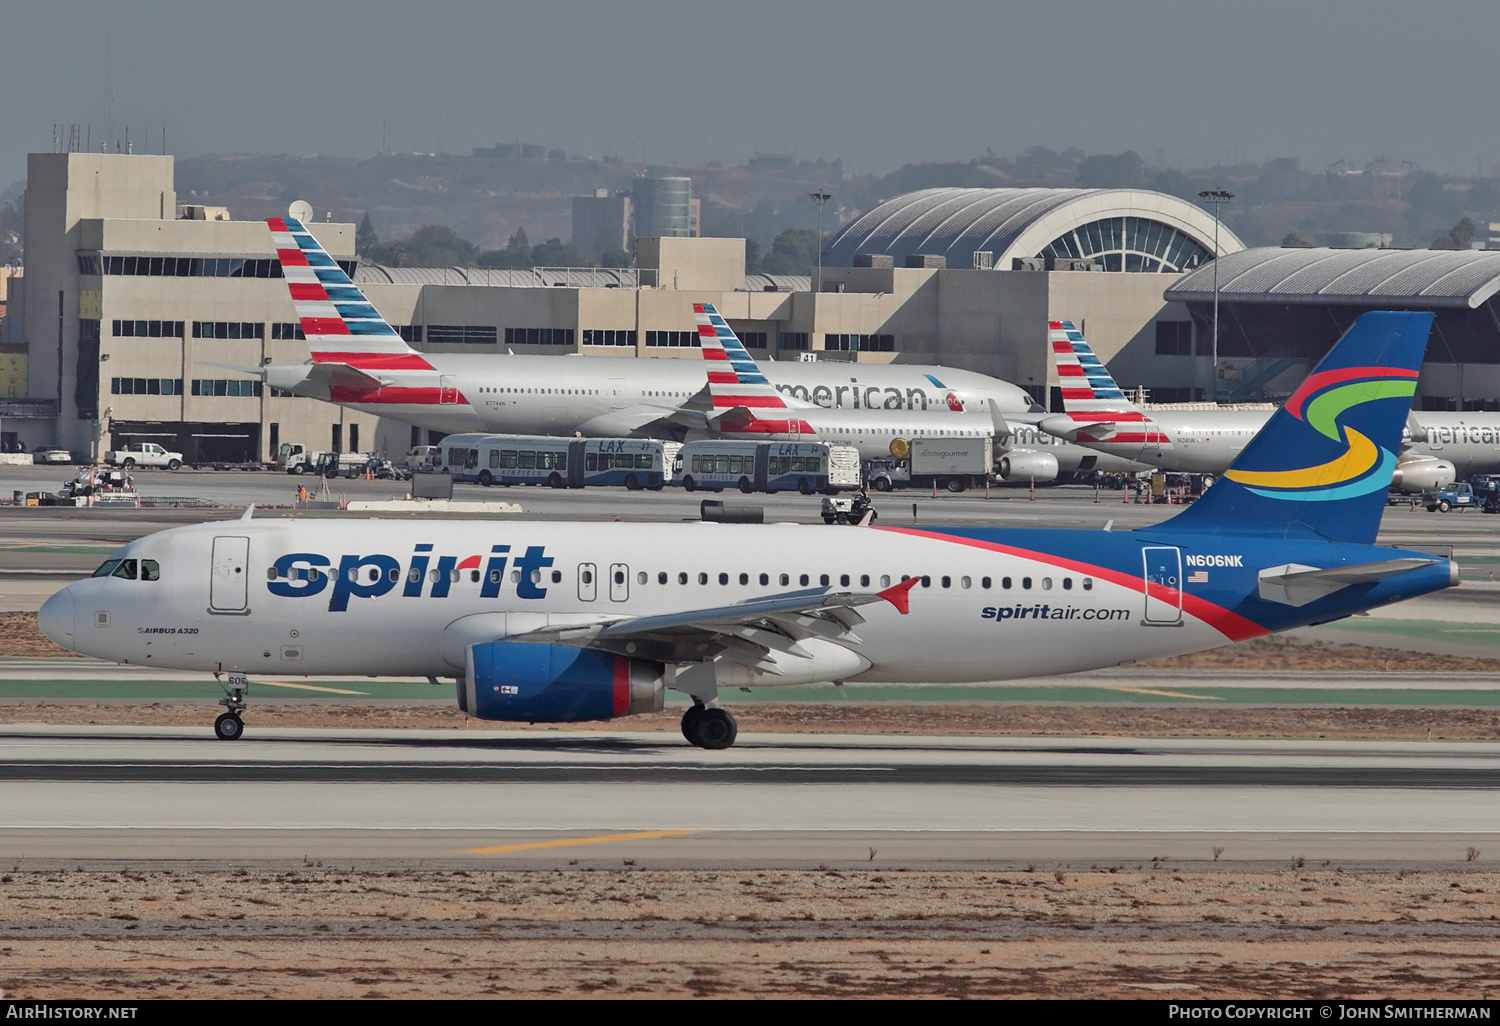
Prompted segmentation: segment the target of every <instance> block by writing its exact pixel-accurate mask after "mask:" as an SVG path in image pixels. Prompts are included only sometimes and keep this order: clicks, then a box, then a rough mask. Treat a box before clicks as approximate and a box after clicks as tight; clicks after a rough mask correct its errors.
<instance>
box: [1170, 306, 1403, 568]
mask: <svg viewBox="0 0 1500 1026" xmlns="http://www.w3.org/2000/svg"><path fill="white" fill-rule="evenodd" d="M1431 330H1432V314H1430V313H1417V312H1399V313H1396V312H1378V313H1366V314H1361V315H1360V317H1359V319H1358V320H1356V321H1355V322H1354V326H1353V327H1351V328H1350V329H1349V330H1348V331H1347V332H1345V333H1344V337H1343V338H1341V339H1339V341H1338V343H1337V344H1336V345H1335V346H1334V347H1333V348H1332V349H1331V350H1329V352H1328V355H1327V356H1325V357H1324V358H1323V362H1322V363H1320V364H1318V366H1317V369H1316V370H1314V371H1313V372H1312V374H1310V375H1309V376H1308V378H1307V380H1306V381H1304V382H1303V383H1302V385H1301V386H1300V387H1299V388H1298V389H1297V391H1295V392H1293V393H1292V395H1291V397H1290V398H1289V399H1287V401H1286V405H1285V406H1283V407H1282V408H1281V409H1279V410H1277V411H1276V413H1275V414H1273V415H1272V417H1271V419H1270V420H1269V421H1268V422H1267V423H1266V426H1265V427H1264V428H1262V429H1261V431H1260V433H1259V434H1257V435H1256V436H1255V438H1254V439H1253V440H1251V442H1250V444H1249V445H1248V446H1246V447H1245V451H1244V452H1243V453H1241V454H1240V457H1239V459H1237V460H1235V461H1234V466H1232V467H1231V468H1230V469H1229V470H1228V471H1226V472H1225V474H1224V476H1223V477H1222V478H1220V479H1219V481H1218V482H1217V483H1215V484H1214V486H1213V487H1212V488H1210V489H1209V490H1208V491H1207V492H1205V493H1204V495H1203V497H1202V498H1201V499H1199V500H1198V501H1197V502H1195V503H1194V504H1193V505H1192V506H1190V507H1188V509H1186V510H1184V511H1183V512H1182V513H1180V514H1179V515H1178V516H1176V517H1175V518H1173V519H1172V521H1171V525H1172V527H1173V528H1174V529H1189V530H1202V531H1224V532H1226V533H1234V534H1266V535H1276V536H1287V537H1298V536H1300V537H1308V536H1318V537H1322V538H1325V539H1327V540H1329V541H1334V542H1355V543H1361V544H1366V545H1369V544H1373V543H1374V541H1375V534H1376V532H1377V531H1378V530H1379V529H1380V517H1381V514H1382V513H1384V512H1385V497H1386V491H1387V489H1389V488H1390V486H1391V473H1392V471H1394V470H1395V468H1396V454H1397V453H1398V452H1399V451H1400V449H1401V435H1402V429H1403V427H1404V426H1405V424H1406V418H1407V415H1408V414H1409V412H1410V411H1411V399H1412V395H1413V393H1414V392H1415V391H1416V388H1417V374H1418V372H1419V371H1420V369H1421V366H1422V356H1423V354H1424V353H1425V352H1426V350H1427V336H1428V333H1429V332H1430V331H1431Z"/></svg>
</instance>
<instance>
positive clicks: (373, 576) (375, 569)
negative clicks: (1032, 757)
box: [370, 566, 380, 584]
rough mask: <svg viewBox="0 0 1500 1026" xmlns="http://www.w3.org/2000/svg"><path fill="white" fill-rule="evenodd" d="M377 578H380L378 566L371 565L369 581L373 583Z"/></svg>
mask: <svg viewBox="0 0 1500 1026" xmlns="http://www.w3.org/2000/svg"><path fill="white" fill-rule="evenodd" d="M378 580H380V567H378V566H372V567H370V583H371V584H373V583H375V582H376V581H378Z"/></svg>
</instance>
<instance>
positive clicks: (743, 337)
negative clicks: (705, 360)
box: [647, 331, 767, 349]
mask: <svg viewBox="0 0 1500 1026" xmlns="http://www.w3.org/2000/svg"><path fill="white" fill-rule="evenodd" d="M766 340H767V334H766V332H764V331H742V332H740V343H741V344H742V345H743V346H744V347H745V348H746V349H764V348H766ZM647 344H648V345H649V344H650V343H647Z"/></svg>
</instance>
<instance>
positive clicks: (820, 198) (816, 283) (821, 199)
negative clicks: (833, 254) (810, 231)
mask: <svg viewBox="0 0 1500 1026" xmlns="http://www.w3.org/2000/svg"><path fill="white" fill-rule="evenodd" d="M807 198H808V199H810V200H812V201H813V202H814V203H816V204H817V205H818V276H817V277H816V278H814V279H813V291H814V292H822V291H823V204H825V203H827V202H828V201H829V200H831V199H833V197H832V196H830V195H829V194H828V193H826V192H824V191H823V190H822V189H819V190H818V191H817V192H810V193H808V194H807Z"/></svg>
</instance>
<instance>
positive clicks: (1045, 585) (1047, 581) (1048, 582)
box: [1042, 577, 1052, 591]
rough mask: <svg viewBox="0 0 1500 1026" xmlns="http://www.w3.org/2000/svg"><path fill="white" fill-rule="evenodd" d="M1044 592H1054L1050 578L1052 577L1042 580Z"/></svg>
mask: <svg viewBox="0 0 1500 1026" xmlns="http://www.w3.org/2000/svg"><path fill="white" fill-rule="evenodd" d="M1042 590H1043V591H1051V590H1052V578H1050V577H1043V578H1042Z"/></svg>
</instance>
